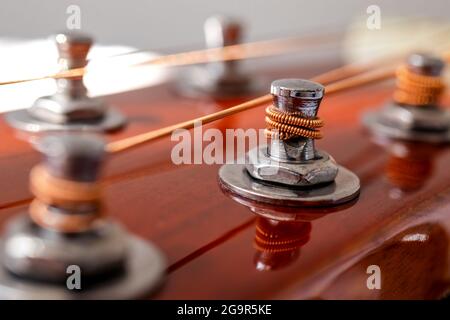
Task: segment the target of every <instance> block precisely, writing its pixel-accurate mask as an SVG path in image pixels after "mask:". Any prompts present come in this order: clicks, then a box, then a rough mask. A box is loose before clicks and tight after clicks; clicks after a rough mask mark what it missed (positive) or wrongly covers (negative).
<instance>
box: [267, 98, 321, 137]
mask: <svg viewBox="0 0 450 320" xmlns="http://www.w3.org/2000/svg"><path fill="white" fill-rule="evenodd" d="M265 120H266V125H267V127H266V135H267V136H268V137H272V138H273V137H274V136H277V137H278V139H280V140H286V139H289V138H292V137H294V136H302V137H305V138H311V139H321V138H322V133H321V132H320V131H319V130H318V128H320V127H322V126H323V125H324V123H323V121H322V120H321V119H319V118H316V119H306V118H304V117H303V116H302V114H301V113H299V112H291V113H286V112H283V111H281V110H278V109H277V108H275V107H273V106H270V107H267V108H266V118H265Z"/></svg>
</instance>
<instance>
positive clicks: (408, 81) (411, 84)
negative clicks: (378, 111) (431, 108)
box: [394, 65, 445, 106]
mask: <svg viewBox="0 0 450 320" xmlns="http://www.w3.org/2000/svg"><path fill="white" fill-rule="evenodd" d="M444 90H445V83H444V81H443V80H442V78H441V77H440V76H426V75H421V74H417V73H414V72H413V71H411V70H410V69H409V68H408V67H407V66H405V65H403V66H401V67H399V68H398V69H397V88H396V90H395V92H394V101H395V102H397V103H399V104H406V105H411V106H426V105H434V104H436V103H437V102H438V100H439V98H440V97H441V95H442V93H443V92H444Z"/></svg>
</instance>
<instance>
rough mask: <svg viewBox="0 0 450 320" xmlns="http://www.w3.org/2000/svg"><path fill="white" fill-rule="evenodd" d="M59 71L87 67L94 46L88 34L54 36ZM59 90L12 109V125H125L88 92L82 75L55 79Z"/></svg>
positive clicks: (90, 128) (26, 128)
mask: <svg viewBox="0 0 450 320" xmlns="http://www.w3.org/2000/svg"><path fill="white" fill-rule="evenodd" d="M55 43H56V46H57V49H58V53H59V59H58V62H59V65H60V71H61V72H64V71H69V70H72V69H79V68H84V67H86V65H87V62H88V61H87V55H88V52H89V50H90V48H91V46H92V39H91V38H90V37H88V36H85V35H82V34H78V33H70V34H58V35H56V36H55ZM55 81H56V85H57V91H56V93H55V94H53V95H51V96H45V97H41V98H39V99H37V100H36V101H35V102H34V104H33V105H32V106H31V107H30V108H28V109H26V110H18V111H13V112H10V113H8V114H7V116H6V118H7V121H8V122H9V124H10V125H12V126H13V127H15V128H17V129H20V130H24V131H28V132H34V133H38V132H43V131H55V130H64V131H68V130H72V131H73V130H76V131H97V132H102V131H113V130H117V129H120V128H121V127H123V126H124V125H125V122H126V120H125V117H124V116H122V115H121V114H120V113H119V112H118V111H116V110H115V109H113V108H111V107H109V106H107V105H106V104H105V102H104V101H103V100H101V99H98V98H91V97H88V95H87V89H86V87H85V85H84V83H83V76H76V77H71V78H59V79H56V80H55Z"/></svg>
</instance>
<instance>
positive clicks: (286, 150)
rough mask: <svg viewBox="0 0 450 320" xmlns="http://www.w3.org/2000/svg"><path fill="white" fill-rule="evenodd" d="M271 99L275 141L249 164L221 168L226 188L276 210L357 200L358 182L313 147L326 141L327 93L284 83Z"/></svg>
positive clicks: (254, 152)
mask: <svg viewBox="0 0 450 320" xmlns="http://www.w3.org/2000/svg"><path fill="white" fill-rule="evenodd" d="M271 93H272V96H273V106H270V107H268V108H267V109H266V134H267V135H268V137H269V139H270V141H269V142H268V144H267V145H262V146H258V147H256V148H254V149H251V150H250V151H249V152H248V153H247V157H246V163H245V164H243V165H240V164H226V165H224V166H222V168H221V169H220V171H219V177H220V181H221V183H222V185H223V186H224V187H225V188H226V189H228V190H230V191H232V192H235V193H237V194H239V195H240V196H242V197H249V198H250V199H253V200H256V201H261V202H266V203H272V204H276V205H288V206H317V205H337V204H341V203H344V202H347V201H350V200H352V199H354V198H356V197H357V196H358V194H359V188H360V186H359V179H358V177H357V176H356V175H355V174H353V173H352V172H350V171H349V170H347V169H345V168H343V167H341V166H339V165H337V164H336V162H335V160H334V159H333V158H332V157H331V156H330V155H329V154H328V153H326V152H325V151H321V150H316V148H315V145H314V140H315V139H318V138H320V137H321V133H320V131H319V128H320V127H321V126H322V125H323V122H322V120H320V119H319V118H317V112H318V109H319V105H320V102H321V100H322V97H323V95H324V87H323V86H322V85H320V84H318V83H315V82H312V81H308V80H302V79H282V80H276V81H274V82H272V86H271ZM299 187H302V188H299Z"/></svg>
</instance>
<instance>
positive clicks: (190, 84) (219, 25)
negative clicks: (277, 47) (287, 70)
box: [178, 15, 262, 99]
mask: <svg viewBox="0 0 450 320" xmlns="http://www.w3.org/2000/svg"><path fill="white" fill-rule="evenodd" d="M204 33H205V41H206V47H207V48H208V49H214V48H221V47H225V46H233V45H239V44H240V43H241V41H242V35H243V25H242V23H241V22H240V21H238V20H237V19H234V18H231V17H227V16H222V15H216V16H212V17H210V18H208V19H207V20H206V21H205V24H204ZM178 87H179V89H180V91H181V92H182V93H183V94H185V95H188V96H192V97H202V96H205V97H212V98H218V99H226V98H234V97H242V96H248V95H252V94H255V93H257V92H258V91H260V90H261V89H262V85H261V82H259V81H257V80H256V79H254V78H253V77H250V76H249V75H247V74H245V73H244V71H242V69H241V68H240V63H239V61H237V60H234V61H233V60H229V61H213V62H210V63H208V64H207V65H206V66H201V67H192V68H189V70H188V72H187V73H186V74H185V75H184V76H183V77H182V79H181V80H180V81H179V83H178Z"/></svg>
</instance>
